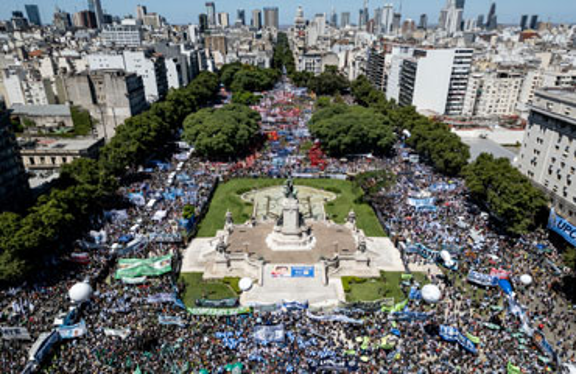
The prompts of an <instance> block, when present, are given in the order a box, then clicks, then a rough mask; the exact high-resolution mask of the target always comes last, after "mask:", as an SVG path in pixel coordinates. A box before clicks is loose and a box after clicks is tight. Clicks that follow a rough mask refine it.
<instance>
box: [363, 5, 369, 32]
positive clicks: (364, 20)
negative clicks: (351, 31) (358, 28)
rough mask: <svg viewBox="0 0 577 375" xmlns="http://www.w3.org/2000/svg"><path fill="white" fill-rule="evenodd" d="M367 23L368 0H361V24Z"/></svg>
mask: <svg viewBox="0 0 577 375" xmlns="http://www.w3.org/2000/svg"><path fill="white" fill-rule="evenodd" d="M367 23H369V0H363V26H365V25H366V24H367Z"/></svg>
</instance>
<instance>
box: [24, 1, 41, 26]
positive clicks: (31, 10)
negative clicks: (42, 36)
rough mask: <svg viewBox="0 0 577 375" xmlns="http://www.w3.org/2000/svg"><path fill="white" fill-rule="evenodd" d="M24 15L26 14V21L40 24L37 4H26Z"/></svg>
mask: <svg viewBox="0 0 577 375" xmlns="http://www.w3.org/2000/svg"><path fill="white" fill-rule="evenodd" d="M24 8H26V15H27V16H28V22H30V23H31V24H33V25H36V26H42V22H41V21H40V11H39V10H38V5H36V4H26V5H24Z"/></svg>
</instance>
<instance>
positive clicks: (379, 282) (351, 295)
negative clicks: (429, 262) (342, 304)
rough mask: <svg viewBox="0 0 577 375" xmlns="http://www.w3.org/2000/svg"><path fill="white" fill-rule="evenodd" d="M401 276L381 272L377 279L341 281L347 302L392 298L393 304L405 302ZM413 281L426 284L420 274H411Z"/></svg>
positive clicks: (423, 276)
mask: <svg viewBox="0 0 577 375" xmlns="http://www.w3.org/2000/svg"><path fill="white" fill-rule="evenodd" d="M402 274H403V273H402V272H381V277H378V278H358V277H346V276H345V277H343V278H342V279H344V280H341V281H342V282H343V287H344V288H345V292H346V297H347V302H362V301H376V300H380V299H383V298H394V299H395V303H398V302H401V301H403V300H405V299H406V298H407V296H405V294H404V293H403V291H402V290H401V282H402V281H403V280H402V279H401V275H402ZM413 279H414V280H416V281H418V282H419V283H420V284H421V285H425V284H427V283H428V279H427V276H426V275H425V274H424V273H421V272H413ZM346 284H348V287H347V286H346ZM347 289H349V290H347Z"/></svg>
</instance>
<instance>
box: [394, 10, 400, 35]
mask: <svg viewBox="0 0 577 375" xmlns="http://www.w3.org/2000/svg"><path fill="white" fill-rule="evenodd" d="M401 17H402V16H401V13H395V14H393V34H398V33H399V31H400V29H401Z"/></svg>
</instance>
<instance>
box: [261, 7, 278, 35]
mask: <svg viewBox="0 0 577 375" xmlns="http://www.w3.org/2000/svg"><path fill="white" fill-rule="evenodd" d="M264 27H267V28H271V29H273V28H274V29H277V30H278V28H279V21H278V7H265V8H264Z"/></svg>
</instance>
